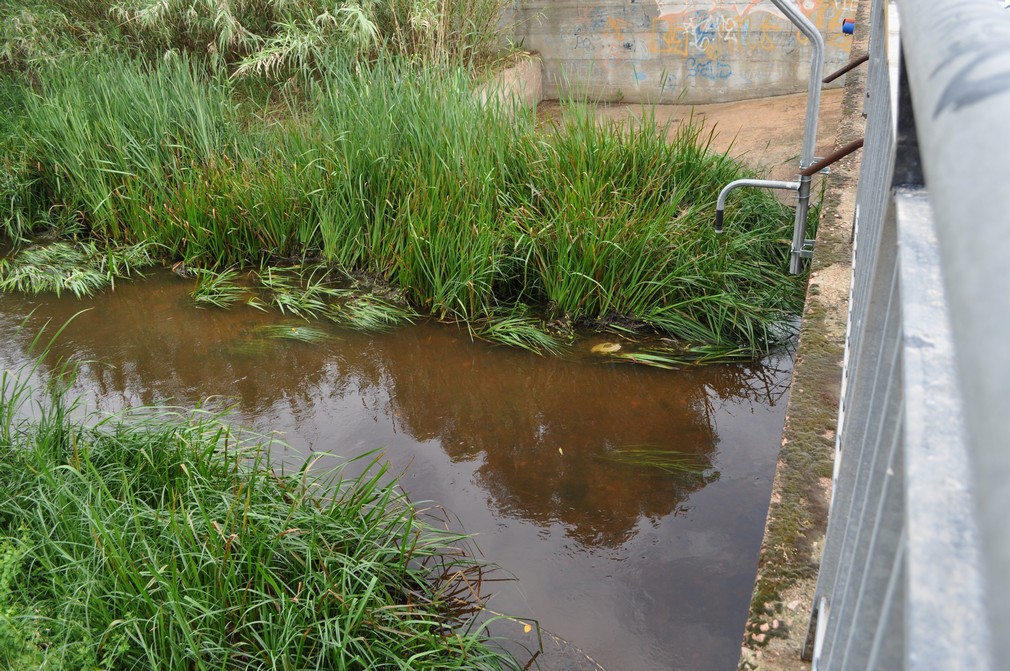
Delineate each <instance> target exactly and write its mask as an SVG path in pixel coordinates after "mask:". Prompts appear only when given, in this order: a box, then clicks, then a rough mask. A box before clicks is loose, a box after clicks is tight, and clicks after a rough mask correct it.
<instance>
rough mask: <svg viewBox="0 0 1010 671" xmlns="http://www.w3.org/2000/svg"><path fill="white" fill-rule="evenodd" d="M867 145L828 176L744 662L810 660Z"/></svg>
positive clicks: (854, 110)
mask: <svg viewBox="0 0 1010 671" xmlns="http://www.w3.org/2000/svg"><path fill="white" fill-rule="evenodd" d="M868 5H869V3H868V2H862V3H861V4H860V7H859V10H858V12H857V17H856V25H857V26H860V25H861V26H867V27H868V25H869V22H868V21H867V18H868ZM864 32H868V31H864ZM856 38H857V39H856V40H855V41H854V43H853V45H852V54H853V55H861V54H862V53H865V50H866V44H867V39H868V35H866V34H863V35H858V34H857V36H856ZM865 84H866V67H858V68H856V69H855V70H853V71H852V72H850V73H849V74H848V75H847V76H846V79H845V93H844V97H843V99H842V120H841V123H840V124H839V130H838V136H837V138H836V146H842V145H844V144H847V143H849V142H851V141H853V140H857V139H859V138H861V137H863V133H864V127H865V123H864V119H863V117H862V110H863V99H864V91H865V88H866V87H865ZM860 154H861V153H860V152H856V153H855V154H852V155H850V156H849V157H847V158H845V159H843V160H842V161H840V162H838V163H836V164H835V165H834V166H832V167H831V175H830V176H829V178H828V184H827V190H826V192H825V201H824V207H823V209H822V212H821V221H820V224H819V227H818V230H817V243H816V246H815V251H814V258H813V260H812V261H811V271H810V279H809V283H808V286H807V300H806V305H805V307H804V312H803V323H802V326H801V330H800V339H799V343H798V345H797V351H796V364H795V367H794V369H793V379H792V385H791V389H790V398H789V406H788V408H787V410H786V421H785V428H784V430H783V436H782V447H781V449H780V451H779V459H778V464H777V466H776V471H775V480H774V484H773V486H772V498H771V504H770V507H769V510H768V518H767V522H766V526H765V535H764V541H763V543H762V547H761V556H760V559H759V564H758V575H757V581H756V583H755V588H754V595H753V599H752V602H751V612H750V616H749V618H748V622H747V629H746V631H745V633H744V640H743V649H742V656H741V660H740V668H741V669H760V670H763V671H785V670H788V671H793V670H798V669H807V668H809V666H810V665H809V664H808V663H806V662H803V661H802V660H801V659H800V654H801V651H802V649H803V645H804V642H805V640H806V635H807V624H808V622H809V618H810V613H811V609H812V605H813V604H812V601H813V595H814V590H815V588H816V581H817V569H818V566H819V563H820V554H821V551H822V548H823V543H824V536H825V532H826V530H827V520H828V505H829V502H830V497H831V474H832V459H833V456H834V445H835V429H836V425H837V419H838V402H839V397H840V393H841V374H842V368H841V366H842V357H843V354H844V348H845V329H846V323H847V319H848V298H849V288H850V285H851V280H850V278H851V275H852V244H851V239H850V236H851V230H852V221H853V216H854V211H855V196H856V185H857V182H858V174H859V165H860Z"/></svg>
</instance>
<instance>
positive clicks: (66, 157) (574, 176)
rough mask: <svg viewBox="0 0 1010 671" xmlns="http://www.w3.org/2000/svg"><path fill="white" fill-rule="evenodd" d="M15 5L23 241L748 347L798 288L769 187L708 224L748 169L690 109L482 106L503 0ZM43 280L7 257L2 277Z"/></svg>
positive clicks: (8, 73)
mask: <svg viewBox="0 0 1010 671" xmlns="http://www.w3.org/2000/svg"><path fill="white" fill-rule="evenodd" d="M15 4H16V5H17V7H18V8H20V12H19V13H17V15H16V18H15V19H14V20H12V21H10V22H9V23H8V24H6V25H5V26H4V28H3V34H2V35H0V221H2V226H3V230H4V231H5V233H6V234H7V237H8V238H10V239H12V240H15V241H22V242H24V241H28V240H32V239H35V238H37V236H38V235H39V234H46V235H47V236H48V237H49V238H52V237H57V238H63V239H64V240H67V239H70V238H76V239H78V240H91V241H98V242H99V243H102V244H104V245H107V246H109V248H111V249H112V250H113V251H116V250H117V249H119V250H120V251H122V253H124V254H126V253H128V252H127V251H123V250H122V247H123V246H124V245H129V244H137V243H143V244H145V245H147V248H146V249H147V250H149V251H150V250H157V252H156V254H157V255H160V257H161V258H162V260H164V261H166V262H168V263H176V262H180V261H181V262H182V263H183V265H184V266H185V267H186V268H190V269H197V270H199V271H200V272H201V277H202V278H203V280H204V282H205V283H206V282H208V281H210V278H211V277H212V276H211V274H212V273H222V272H224V273H231V272H232V271H240V274H242V275H244V274H245V273H247V272H250V273H252V274H251V275H250V276H249V277H248V278H245V277H240V279H241V280H242V281H247V282H252V283H256V282H257V281H258V279H259V278H262V277H264V276H268V275H269V274H270V273H272V272H273V269H274V268H276V267H278V266H288V267H290V266H292V265H298V266H299V269H298V270H297V272H296V274H299V276H300V277H302V278H303V280H299V282H298V283H297V284H298V286H296V287H293V290H294V292H295V293H297V292H298V291H301V292H302V293H304V292H306V291H314V289H312V287H310V286H307V282H306V281H304V278H312V280H315V281H316V282H315V284H316V285H318V286H322V285H319V282H318V280H319V279H320V278H322V277H325V278H326V282H327V283H328V284H327V285H326V287H328V288H331V289H332V288H340V289H341V290H345V289H347V287H346V286H343V285H340V283H339V282H336V283H335V282H334V280H339V279H340V278H341V277H342V278H349V277H355V278H358V279H359V280H360V278H362V277H367V278H369V279H368V282H367V284H368V286H369V287H372V288H374V287H381V288H383V292H384V293H383V295H384V296H385V297H386V298H388V297H390V296H394V295H395V297H396V300H394V301H386V303H388V304H389V306H391V309H390V310H388V311H387V317H388V319H387V318H384V319H383V320H381V321H384V322H391V321H395V319H397V318H398V317H396V315H406V316H407V318H409V316H410V315H412V314H415V313H420V314H425V315H431V316H434V317H436V318H438V319H442V320H446V321H455V322H462V323H465V324H467V325H468V327H469V328H470V329H471V331H472V332H474V333H475V334H478V335H483V336H484V337H488V338H491V339H495V340H499V341H503V342H508V343H511V344H518V345H521V346H526V347H529V348H531V349H538V350H541V349H558V348H560V347H561V345H562V344H563V342H564V341H565V340H566V339H567V338H569V337H571V333H572V329H571V325H572V324H582V325H589V326H594V325H595V326H601V325H602V326H607V325H619V326H621V327H623V328H632V329H637V330H646V331H650V332H654V333H659V334H662V335H665V336H669V337H671V338H672V339H673V340H675V341H676V342H677V343H678V344H677V345H676V347H679V348H689V347H695V348H699V347H700V348H705V349H706V351H709V352H730V351H732V352H737V353H739V352H744V353H750V354H752V355H753V354H756V353H759V352H761V351H762V350H764V349H766V348H767V347H769V346H771V345H772V344H774V343H775V342H776V341H778V340H780V339H781V338H782V336H783V335H784V330H783V324H787V323H789V321H790V319H791V318H792V316H793V315H795V314H796V313H797V312H798V310H799V308H800V306H801V301H802V284H801V283H800V282H797V281H796V279H795V278H791V277H789V276H787V275H786V274H785V272H784V268H785V265H786V260H787V253H788V243H787V242H786V241H787V240H788V239H789V238H790V230H789V221H788V220H789V217H788V216H787V215H786V213H785V211H784V209H783V208H782V206H780V205H779V204H778V203H777V202H776V201H775V200H774V199H773V198H772V197H771V196H770V195H769V194H767V193H763V192H760V191H748V192H746V193H740V194H736V195H734V198H733V202H732V203H731V207H730V209H729V211H728V213H727V214H728V218H729V219H730V223H731V224H732V225H731V226H730V227H729V230H731V231H732V234H728V235H726V236H722V237H720V236H717V235H715V234H714V232H713V231H712V230H711V222H710V219H711V217H712V212H713V210H714V203H715V199H716V195H717V194H718V191H719V189H720V188H721V186H722V185H724V184H725V183H727V182H729V181H731V180H733V179H736V178H738V177H742V176H746V171H745V170H744V169H743V168H741V166H739V165H738V164H736V163H735V162H734V161H732V160H730V159H729V158H727V157H726V156H723V155H718V154H715V153H713V152H711V151H709V148H708V142H707V136H706V134H705V131H704V130H703V129H702V128H701V127H700V126H699V125H697V124H687V125H685V126H683V127H682V128H680V129H679V130H678V131H677V133H676V137H675V138H674V139H673V140H672V141H669V142H668V141H667V131H668V130H669V129H667V128H664V127H661V126H660V125H659V124H657V123H656V122H655V121H654V120H653V119H651V118H650V117H649V116H648V114H646V116H645V120H644V121H643V122H641V123H636V124H635V125H633V126H619V125H615V124H599V123H597V122H596V120H595V119H594V115H593V113H592V109H591V108H590V107H586V106H581V105H579V104H576V103H572V104H570V105H568V111H567V112H566V114H565V115H563V120H562V121H560V122H557V123H553V124H544V123H543V121H542V120H538V119H537V117H536V113H535V112H534V111H530V110H515V109H510V108H506V107H505V106H501V107H496V106H494V105H492V106H491V107H485V106H482V105H481V104H480V103H479V102H478V101H477V99H476V96H475V95H474V93H473V89H474V81H475V79H479V77H480V74H479V73H480V72H481V71H482V70H481V68H483V67H485V66H486V64H487V63H489V62H491V61H493V60H494V55H495V54H497V53H499V52H500V49H501V44H502V42H503V40H502V38H501V36H500V35H499V34H498V32H497V31H496V29H492V28H491V26H492V25H494V26H497V23H496V22H497V17H499V16H500V12H501V9H502V3H501V2H499V1H498V0H482V1H481V2H478V3H464V2H455V1H448V0H447V2H444V3H438V4H437V6H436V5H435V4H432V3H424V2H419V1H415V0H390V1H388V2H379V1H374V2H364V3H347V2H343V3H338V5H337V6H336V7H334V8H329V7H328V6H325V7H324V6H323V5H318V6H317V5H315V4H313V3H312V2H307V1H306V0H299V1H298V2H284V3H281V2H275V1H274V0H266V1H265V2H258V3H248V2H236V3H223V4H219V3H214V2H206V3H205V2H197V3H194V4H193V6H192V7H191V8H190V10H187V11H183V6H182V5H178V4H177V3H160V2H159V3H150V2H143V1H141V0H136V1H130V2H118V3H109V2H103V1H102V0H89V1H87V2H84V1H81V0H19V1H18V2H17V3H15ZM96 35H101V36H102V37H101V39H98V38H96V37H95V36H96ZM22 246H23V245H22ZM78 251H80V250H78ZM63 256H64V257H66V255H63ZM109 258H110V259H115V258H117V257H116V254H114V253H111V252H110V254H109ZM121 265H124V266H129V264H121ZM309 266H312V267H311V269H309ZM99 270H101V269H99ZM41 274H42V273H41V272H39V270H38V267H37V264H35V265H33V262H32V261H31V259H30V258H29V259H27V260H26V259H22V260H20V261H19V260H18V259H17V258H16V256H12V258H10V259H8V262H7V263H5V264H4V266H3V267H2V268H0V283H2V284H3V286H5V287H9V288H17V289H26V288H27V289H31V288H32V287H31V284H30V282H28V281H27V280H24V279H23V278H26V277H27V278H30V277H37V276H41ZM71 274H72V273H71ZM229 277H230V275H229ZM110 278H111V276H110ZM111 279H114V278H111ZM345 284H346V283H345ZM62 285H68V281H63V282H62V284H58V285H57V286H62ZM94 286H96V287H97V286H99V285H98V284H97V283H96V284H94ZM37 288H38V289H40V290H42V289H47V290H48V289H51V288H52V286H51V285H39V286H38V287H37ZM267 289H268V291H269V287H268V288H267ZM68 290H70V289H68ZM324 293H325V292H324ZM359 295H360V293H359ZM314 296H315V297H316V298H318V296H319V294H318V292H317V294H315V295H314ZM324 302H326V301H324ZM344 302H345V303H347V301H344ZM210 303H213V301H210ZM394 304H395V305H394ZM322 307H324V308H325V307H327V306H326V305H323V306H322ZM371 308H374V305H372V306H371ZM371 308H370V309H371ZM392 308H395V309H392ZM316 312H318V313H320V314H321V313H323V312H327V313H328V314H333V312H332V311H326V310H317V311H316ZM394 313H395V314H394ZM346 321H348V322H351V321H353V320H350V319H348V320H346ZM366 321H367V320H366ZM373 323H374V320H373Z"/></svg>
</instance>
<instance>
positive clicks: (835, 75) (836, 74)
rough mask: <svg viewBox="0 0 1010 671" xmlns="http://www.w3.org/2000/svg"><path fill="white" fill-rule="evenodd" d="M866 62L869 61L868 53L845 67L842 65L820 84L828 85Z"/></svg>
mask: <svg viewBox="0 0 1010 671" xmlns="http://www.w3.org/2000/svg"><path fill="white" fill-rule="evenodd" d="M868 60H870V54H868V53H866V54H863V55H862V56H860V57H859V58H854V59H852V60H851V61H849V62H848V63H846V64H845V65H843V66H842V67H840V68H838V69H837V70H835V71H834V72H832V73H831V74H830V75H828V76H827V77H825V78H824V79H822V80H821V83H822V84H830V83H831V82H833V81H835V80H836V79H838V78H839V77H841V76H842V75H844V74H845V73H846V72H848V71H849V70H852V69H853V68H856V67H858V66H860V65H862V64H863V63H865V62H866V61H868Z"/></svg>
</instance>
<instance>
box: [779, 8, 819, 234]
mask: <svg viewBox="0 0 1010 671" xmlns="http://www.w3.org/2000/svg"><path fill="white" fill-rule="evenodd" d="M772 4H773V5H775V6H776V7H778V9H779V11H780V12H782V13H783V14H785V15H786V18H788V19H789V20H790V21H792V23H793V25H794V26H796V27H797V28H798V29H799V31H800V32H801V33H803V35H805V36H806V38H807V39H808V40H810V46H811V47H813V55H812V57H811V60H810V77H809V82H808V85H807V117H806V125H805V127H804V130H803V153H802V154H801V155H800V168H805V167H807V166H808V165H810V164H811V163H813V161H814V149H815V145H816V144H817V115H818V113H819V111H820V108H821V78H822V76H823V74H824V38H823V37H821V33H820V31H818V30H817V26H815V25H814V24H813V23H812V22H811V21H810V19H808V18H807V17H806V15H805V14H803V12H801V11H800V10H799V8H798V7H797V6H796V4H795V3H793V2H790V1H789V0H772ZM804 221H806V218H805V213H804Z"/></svg>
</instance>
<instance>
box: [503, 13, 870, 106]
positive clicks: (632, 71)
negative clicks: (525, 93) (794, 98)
mask: <svg viewBox="0 0 1010 671" xmlns="http://www.w3.org/2000/svg"><path fill="white" fill-rule="evenodd" d="M794 1H795V2H797V4H798V6H799V7H800V8H801V10H802V11H803V12H804V13H805V14H806V15H807V16H808V17H809V18H810V19H811V21H813V23H814V24H815V25H816V26H817V27H818V28H819V29H820V31H821V34H822V35H824V38H825V43H826V45H827V54H826V59H825V60H826V65H825V72H826V73H827V72H831V71H832V70H835V69H837V68H838V67H840V66H841V65H844V64H845V63H846V62H847V60H848V55H849V47H850V46H851V43H850V40H851V38H850V36H848V35H845V34H843V33H842V19H844V18H852V17H853V16H854V14H855V6H856V4H857V0H794ZM513 12H514V14H513V15H512V16H511V17H509V19H510V20H513V21H515V22H516V28H515V36H516V38H515V39H516V41H517V42H519V43H520V44H521V46H522V47H523V48H524V49H526V50H529V51H535V52H538V53H539V54H540V56H541V58H542V59H543V63H544V73H543V74H544V97H545V98H548V99H556V98H558V97H561V96H564V95H567V94H574V95H577V96H579V97H583V96H585V97H590V98H596V99H602V100H610V101H619V100H620V101H625V102H663V103H673V102H679V103H688V104H702V103H711V102H728V101H733V100H742V99H746V98H757V97H764V96H771V95H781V94H786V93H797V92H800V91H804V90H806V86H807V78H808V76H809V74H808V73H809V69H808V63H809V61H810V47H809V42H808V40H807V39H806V38H805V37H803V35H801V34H800V32H799V31H798V30H797V29H796V28H795V27H794V26H793V25H792V24H791V23H790V22H789V21H788V20H787V19H786V18H785V16H783V15H782V13H781V12H779V11H778V9H776V8H775V6H774V5H773V4H772V3H771V2H770V1H769V0H588V1H585V2H581V1H578V0H560V1H556V0H517V2H516V5H515V7H514V10H513ZM840 83H841V82H839V85H840Z"/></svg>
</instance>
